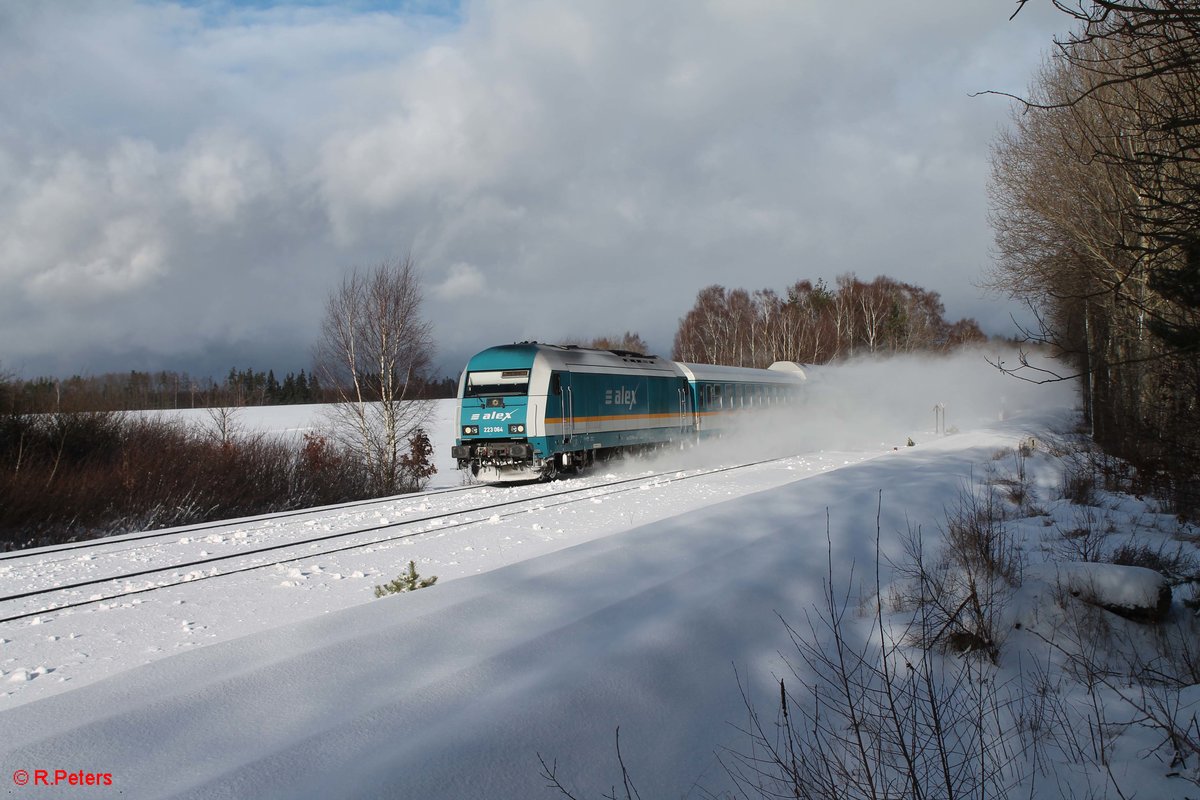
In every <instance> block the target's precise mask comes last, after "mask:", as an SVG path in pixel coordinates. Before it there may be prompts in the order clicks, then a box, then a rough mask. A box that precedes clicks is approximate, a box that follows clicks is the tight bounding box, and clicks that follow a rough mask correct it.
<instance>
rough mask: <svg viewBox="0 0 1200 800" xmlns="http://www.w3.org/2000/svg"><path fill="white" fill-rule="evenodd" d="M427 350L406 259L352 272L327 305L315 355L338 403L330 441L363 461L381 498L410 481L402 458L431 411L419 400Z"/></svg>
mask: <svg viewBox="0 0 1200 800" xmlns="http://www.w3.org/2000/svg"><path fill="white" fill-rule="evenodd" d="M432 353H433V341H432V338H431V335H430V326H429V323H428V322H426V321H425V320H424V319H423V318H422V316H421V291H420V285H419V281H418V277H417V271H416V267H415V266H414V264H413V261H412V259H411V258H407V257H406V258H404V259H403V260H400V261H398V262H396V263H394V264H381V265H379V266H378V267H376V268H375V269H373V270H371V271H369V272H365V273H364V272H360V271H359V270H357V269H355V270H353V271H351V272H350V274H349V275H347V276H346V277H345V278H344V279H343V280H342V284H341V286H340V287H339V288H338V289H337V290H336V291H335V292H334V293H333V294H332V295H331V296H330V297H329V300H328V302H327V303H326V305H325V320H324V322H323V323H322V326H321V338H320V341H319V342H318V344H317V347H316V350H315V354H314V355H315V362H316V367H317V370H318V372H319V373H320V374H321V378H322V381H323V382H324V383H325V385H326V386H329V387H333V388H334V391H335V392H336V395H337V398H338V402H337V403H335V404H334V405H333V406H332V408H333V411H332V416H333V418H334V422H335V426H334V432H333V437H334V439H335V440H336V441H337V443H338V444H339V445H342V446H344V447H347V448H349V449H350V450H351V451H353V452H354V453H355V454H357V455H358V457H359V458H361V459H362V462H363V464H364V466H365V467H366V469H367V471H368V473H369V474H370V475H371V480H372V482H373V483H374V484H375V490H376V491H377V492H379V493H382V494H389V493H394V492H397V491H400V490H402V489H405V488H409V487H408V484H409V483H411V481H409V480H408V475H407V470H406V468H405V462H404V458H403V457H404V455H405V447H406V446H407V444H408V441H409V439H410V437H411V436H412V434H414V433H415V432H416V431H417V429H418V428H420V427H421V426H422V425H423V424H424V423H425V421H426V420H427V419H428V417H429V414H430V412H431V411H432V404H431V403H430V402H429V401H427V400H420V399H418V398H417V397H416V393H417V390H418V387H419V385H420V383H421V381H420V379H421V377H422V375H423V373H424V372H425V371H426V370H427V369H428V366H429V362H430V358H431V356H432Z"/></svg>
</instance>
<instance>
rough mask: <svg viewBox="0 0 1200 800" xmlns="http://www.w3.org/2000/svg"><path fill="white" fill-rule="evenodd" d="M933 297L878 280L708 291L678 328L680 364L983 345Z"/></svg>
mask: <svg viewBox="0 0 1200 800" xmlns="http://www.w3.org/2000/svg"><path fill="white" fill-rule="evenodd" d="M945 311H946V309H945V306H944V305H943V304H942V301H941V296H940V295H939V294H938V293H937V292H933V291H929V290H927V289H922V288H921V287H918V286H913V285H912V284H908V283H902V282H900V281H897V280H894V279H892V278H888V277H886V276H880V277H878V278H875V279H874V280H872V281H871V282H869V283H867V282H864V281H861V280H859V279H858V278H857V277H855V276H854V275H853V274H846V275H842V276H840V277H839V278H837V280H836V282H835V285H834V286H833V287H832V288H830V287H829V286H827V285H826V284H825V283H824V282H823V281H817V282H816V283H815V284H814V283H812V282H810V281H807V280H802V281H798V282H796V283H794V284H792V285H791V286H789V287H788V288H787V290H786V291H785V292H784V294H782V295H780V294H778V293H777V292H775V291H773V290H771V289H760V290H757V291H754V292H749V291H746V290H745V289H726V288H725V287H723V286H716V285H714V286H709V287H707V288H705V289H702V290H701V291H700V293H699V295H697V297H696V303H695V305H694V306H693V307H692V308H691V310H689V311H688V312H687V314H685V315H684V317H683V318H682V319H681V320H680V321H679V328H678V330H677V332H676V334H675V342H674V346H673V347H672V357H673V358H674V359H676V360H678V361H690V362H696V363H703V364H724V365H727V366H735V367H757V368H765V367H768V366H770V365H771V363H772V362H774V361H795V362H798V363H805V364H824V363H827V362H829V361H834V360H837V359H843V358H850V357H853V356H857V355H884V354H895V353H911V352H915V351H931V350H932V351H946V350H950V349H953V348H955V347H958V346H961V345H964V344H968V343H971V342H982V341H986V340H987V337H986V336H985V335H984V333H983V331H982V330H980V328H979V325H978V324H977V323H976V322H975V320H972V319H962V320H959V321H957V322H954V323H951V322H948V321H947V320H946V319H945V316H944V315H945Z"/></svg>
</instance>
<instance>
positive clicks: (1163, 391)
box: [991, 0, 1200, 514]
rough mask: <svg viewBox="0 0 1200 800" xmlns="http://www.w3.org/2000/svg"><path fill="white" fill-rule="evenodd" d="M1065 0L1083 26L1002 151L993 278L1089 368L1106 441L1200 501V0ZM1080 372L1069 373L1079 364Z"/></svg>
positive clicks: (1198, 504) (1143, 473)
mask: <svg viewBox="0 0 1200 800" xmlns="http://www.w3.org/2000/svg"><path fill="white" fill-rule="evenodd" d="M1056 5H1057V6H1058V7H1059V8H1060V9H1061V10H1062V11H1064V12H1066V13H1069V14H1071V16H1073V17H1074V18H1075V19H1076V20H1077V25H1076V28H1075V29H1074V31H1073V32H1072V33H1071V34H1070V35H1069V36H1067V37H1066V38H1065V39H1064V40H1063V41H1060V42H1056V49H1055V52H1054V56H1053V57H1052V58H1050V59H1049V60H1047V62H1046V63H1045V64H1044V65H1043V67H1042V68H1041V70H1040V71H1039V72H1038V73H1037V74H1036V75H1035V76H1034V79H1033V84H1032V88H1031V90H1030V93H1029V96H1028V97H1026V98H1021V103H1020V104H1019V105H1018V108H1017V110H1016V113H1014V115H1013V122H1012V125H1011V128H1010V130H1009V131H1008V132H1006V133H1004V134H1002V135H1001V136H1000V137H999V139H998V140H997V141H996V143H995V146H994V149H993V156H992V182H991V199H992V223H993V226H994V229H995V236H996V243H997V247H998V251H999V259H998V263H997V266H996V269H995V271H994V273H993V275H992V283H993V285H994V286H996V287H997V288H1000V289H1002V290H1005V291H1007V292H1008V293H1009V294H1010V295H1011V296H1013V297H1016V298H1020V299H1022V300H1024V301H1026V302H1027V303H1028V304H1029V305H1030V307H1031V308H1033V309H1034V310H1035V311H1036V312H1037V315H1038V319H1039V325H1038V326H1037V327H1036V329H1034V330H1031V331H1029V332H1028V335H1029V338H1030V339H1031V340H1034V341H1041V342H1049V343H1051V344H1053V345H1054V346H1055V347H1057V349H1058V350H1059V352H1060V353H1061V354H1062V356H1063V358H1064V359H1065V361H1066V362H1067V363H1068V364H1069V366H1070V369H1069V370H1068V371H1064V372H1063V373H1059V374H1044V373H1036V372H1033V371H1032V370H1031V369H1030V368H1029V366H1028V364H1022V365H1018V366H1017V367H1016V371H1017V372H1018V374H1023V375H1024V376H1025V377H1028V378H1030V379H1032V380H1056V379H1060V378H1065V377H1074V376H1076V375H1077V376H1079V377H1080V378H1081V380H1082V384H1083V387H1084V402H1085V409H1086V414H1087V419H1088V424H1089V426H1090V428H1091V431H1092V434H1093V436H1094V438H1095V440H1096V442H1097V443H1098V444H1100V445H1101V446H1102V447H1103V448H1104V449H1105V450H1106V451H1108V452H1110V453H1113V454H1115V455H1118V456H1121V457H1123V458H1125V459H1126V460H1128V461H1129V462H1131V463H1132V464H1133V465H1134V466H1135V467H1136V469H1137V471H1138V473H1139V475H1140V477H1141V479H1142V480H1144V481H1145V482H1146V483H1147V484H1148V487H1147V488H1150V489H1160V490H1165V491H1166V492H1167V493H1168V494H1169V496H1170V497H1172V498H1173V499H1174V501H1175V504H1176V508H1177V510H1179V511H1181V512H1185V513H1190V514H1195V513H1197V512H1198V511H1200V477H1198V476H1200V425H1197V424H1196V417H1197V411H1200V408H1198V405H1200V8H1197V5H1196V3H1195V2H1194V0H1130V1H1129V2H1111V1H1110V0H1103V1H1101V0H1097V1H1096V2H1090V3H1086V4H1079V5H1074V4H1060V3H1056ZM1068 373H1069V374H1068Z"/></svg>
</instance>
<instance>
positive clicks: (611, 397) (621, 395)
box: [604, 386, 637, 408]
mask: <svg viewBox="0 0 1200 800" xmlns="http://www.w3.org/2000/svg"><path fill="white" fill-rule="evenodd" d="M604 405H606V406H625V407H627V408H633V407H634V406H636V405H637V389H626V388H625V387H624V386H622V387H621V388H620V389H608V390H607V391H605V392H604Z"/></svg>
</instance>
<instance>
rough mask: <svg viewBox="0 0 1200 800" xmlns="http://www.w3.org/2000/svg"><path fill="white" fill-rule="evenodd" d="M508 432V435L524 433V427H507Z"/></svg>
mask: <svg viewBox="0 0 1200 800" xmlns="http://www.w3.org/2000/svg"><path fill="white" fill-rule="evenodd" d="M508 432H509V433H524V432H525V426H524V425H509V426H508Z"/></svg>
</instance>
